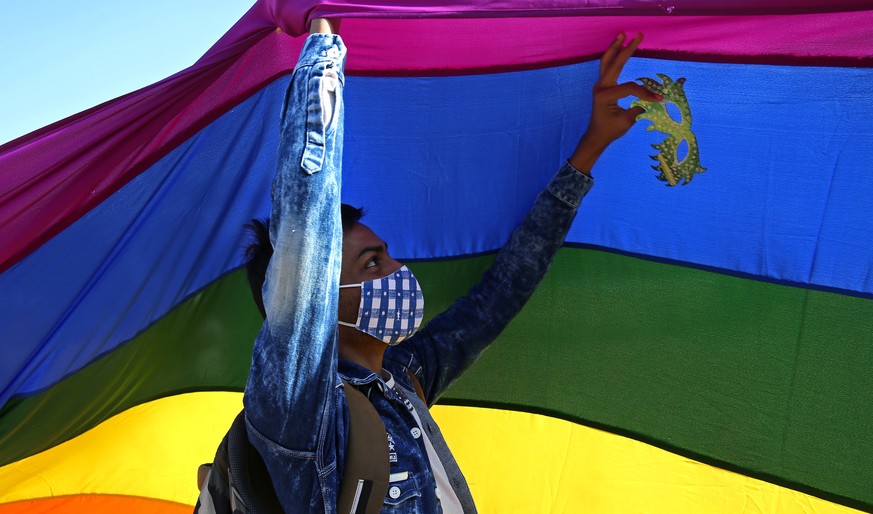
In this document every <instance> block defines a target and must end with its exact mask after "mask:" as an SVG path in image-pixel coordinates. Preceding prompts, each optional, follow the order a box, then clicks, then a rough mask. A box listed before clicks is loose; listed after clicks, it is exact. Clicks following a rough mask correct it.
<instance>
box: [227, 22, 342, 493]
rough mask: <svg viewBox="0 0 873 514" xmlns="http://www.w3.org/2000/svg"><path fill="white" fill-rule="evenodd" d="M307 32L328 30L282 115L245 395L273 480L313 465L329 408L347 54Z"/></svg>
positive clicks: (304, 61) (318, 25) (300, 68)
mask: <svg viewBox="0 0 873 514" xmlns="http://www.w3.org/2000/svg"><path fill="white" fill-rule="evenodd" d="M313 29H314V30H315V31H316V32H328V33H317V34H312V35H310V36H309V37H308V39H307V40H306V42H305V44H304V47H303V50H302V51H301V54H300V59H299V61H298V63H297V65H296V67H295V69H294V72H293V74H292V77H291V83H290V86H289V89H288V92H287V94H286V97H285V101H284V104H283V108H282V113H281V120H280V130H281V134H280V143H279V162H278V167H277V170H276V177H275V179H274V182H273V188H272V213H271V218H270V219H271V221H270V240H271V242H272V244H273V248H274V253H273V256H272V258H271V259H270V264H269V267H268V269H267V275H266V281H265V283H264V289H263V298H264V307H265V309H266V321H265V322H264V325H263V327H262V328H261V331H260V333H259V334H258V337H257V339H256V341H255V347H254V351H253V355H252V368H251V373H250V375H249V380H248V384H247V385H246V391H245V396H244V404H245V410H246V419H247V421H248V427H249V439H250V440H251V442H252V444H254V445H255V446H256V447H257V448H258V450H259V451H260V452H261V454H262V456H263V457H264V461H265V462H266V464H267V467H268V469H269V470H270V474H271V476H272V477H273V478H274V482H275V481H280V480H282V479H283V476H282V474H283V473H287V472H289V460H290V459H289V458H288V456H289V454H293V455H294V456H297V457H301V458H303V459H304V460H306V459H307V458H308V459H310V460H312V459H314V456H315V453H316V449H317V442H318V438H319V434H321V432H322V430H324V429H325V424H326V423H330V422H331V421H330V420H333V415H332V413H333V411H332V410H331V409H332V408H334V407H335V402H334V401H333V400H332V397H331V393H332V392H333V389H334V386H335V385H336V381H337V374H336V353H337V350H336V320H337V291H338V289H337V287H338V284H339V274H340V264H341V254H342V227H341V223H340V199H339V198H340V184H341V162H342V126H343V117H342V110H343V109H342V87H343V80H344V78H343V62H344V58H345V47H344V46H343V43H342V41H341V39H340V38H339V36H336V35H332V34H330V33H329V29H330V26H329V24H322V22H321V21H319V22H314V23H313ZM318 464H319V465H320V464H321V463H318ZM280 499H281V494H280Z"/></svg>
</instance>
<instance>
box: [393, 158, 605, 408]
mask: <svg viewBox="0 0 873 514" xmlns="http://www.w3.org/2000/svg"><path fill="white" fill-rule="evenodd" d="M592 185H593V181H592V180H591V178H589V177H588V176H586V175H583V174H582V173H580V172H578V171H576V170H575V169H574V168H573V167H572V166H570V164H569V163H566V164H565V165H564V166H562V167H561V169H560V170H558V173H557V174H556V175H555V177H554V178H553V179H552V181H551V182H550V183H549V185H548V187H547V188H546V190H544V191H543V192H541V193H540V194H539V196H538V197H537V199H536V202H535V203H534V205H533V207H532V208H531V210H530V211H529V212H528V214H527V216H526V217H525V218H524V220H523V221H522V222H521V224H520V225H519V226H518V227H517V228H516V229H515V231H513V233H512V235H511V236H510V238H509V241H508V242H507V243H506V244H505V245H504V246H503V248H502V249H501V250H500V252H499V253H498V254H497V257H496V259H495V261H494V264H492V265H491V267H490V268H489V269H488V271H486V272H485V274H484V276H483V277H482V279H481V280H480V281H479V282H478V283H477V284H476V285H475V286H473V288H472V289H471V290H470V292H469V293H468V294H467V295H466V296H464V297H462V298H460V299H458V300H456V301H455V302H454V303H453V304H452V305H451V306H450V307H449V309H448V310H446V311H445V312H443V313H442V314H439V315H438V316H436V317H434V318H433V319H432V320H431V321H430V322H429V323H428V324H427V325H426V326H425V327H424V329H422V330H421V331H419V332H418V333H416V334H415V335H414V336H412V337H411V338H410V339H408V340H407V341H406V342H404V343H403V344H401V345H399V346H398V347H397V348H396V351H393V350H395V349H394V348H392V349H391V350H392V352H391V357H390V358H391V359H392V360H393V361H394V362H396V363H398V364H401V365H403V366H406V367H407V368H409V369H410V370H411V371H412V372H413V373H415V374H416V376H417V377H418V379H419V381H420V382H421V384H422V388H423V389H424V393H425V396H426V399H427V403H428V405H432V404H433V403H435V402H436V400H437V398H439V396H440V395H441V394H442V393H443V392H444V391H445V390H446V388H448V386H449V385H450V384H451V383H452V381H454V380H455V379H456V378H457V377H458V376H460V374H461V373H463V372H464V371H465V370H466V369H467V368H468V367H470V365H471V364H472V363H473V362H474V361H475V360H476V358H477V357H478V356H479V355H480V354H481V353H482V351H484V350H485V348H486V347H487V346H488V345H489V344H490V343H491V342H492V341H494V339H496V338H497V336H498V335H499V334H500V332H501V331H503V329H504V328H505V327H506V325H507V324H508V323H509V322H510V321H511V320H512V318H513V317H515V315H516V314H518V312H519V311H520V310H521V308H522V307H523V306H524V304H525V303H526V302H527V300H528V299H529V298H530V297H531V295H532V294H533V293H534V291H535V290H536V288H537V286H538V285H539V283H540V281H541V280H542V278H543V277H544V276H545V274H546V271H548V269H549V266H550V265H551V263H552V259H553V258H554V256H555V254H556V253H557V251H558V249H559V248H560V247H561V245H562V244H563V242H564V237H566V235H567V231H568V230H570V225H571V224H572V223H573V219H574V218H575V217H576V211H577V210H578V208H579V204H580V203H581V202H582V198H583V197H584V196H585V194H586V193H587V192H588V191H589V190H590V189H591V187H592Z"/></svg>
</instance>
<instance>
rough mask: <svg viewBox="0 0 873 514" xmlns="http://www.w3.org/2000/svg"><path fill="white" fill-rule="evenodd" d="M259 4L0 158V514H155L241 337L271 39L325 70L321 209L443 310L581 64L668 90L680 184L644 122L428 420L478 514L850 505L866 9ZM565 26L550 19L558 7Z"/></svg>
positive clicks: (862, 350)
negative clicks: (315, 47)
mask: <svg viewBox="0 0 873 514" xmlns="http://www.w3.org/2000/svg"><path fill="white" fill-rule="evenodd" d="M370 1H371V3H367V4H364V3H361V2H345V3H344V2H330V3H323V4H316V5H311V6H305V7H301V6H300V5H293V4H291V3H287V4H286V3H282V2H278V1H276V0H263V1H259V2H258V3H256V4H255V5H254V6H253V7H252V8H251V10H250V11H249V12H248V13H247V14H246V15H245V16H244V17H243V18H242V19H241V20H240V21H239V22H238V23H237V24H236V25H235V26H234V27H233V28H232V29H231V30H230V31H229V32H228V33H227V34H225V35H224V36H223V37H222V38H220V39H219V40H218V42H217V43H216V44H215V46H214V47H213V48H212V49H211V50H210V51H209V52H208V53H207V54H206V55H204V56H203V58H202V59H201V60H200V61H198V62H197V63H196V64H195V65H194V66H192V67H191V68H189V69H186V70H183V71H181V72H179V73H178V74H176V75H173V76H171V77H169V78H167V79H165V80H163V81H161V82H158V83H156V84H154V85H152V86H149V87H146V88H144V89H141V90H139V91H135V92H132V93H130V94H128V95H125V96H123V97H120V98H117V99H115V100H112V101H109V102H106V103H104V104H102V105H99V106H96V107H94V108H92V109H89V110H87V111H85V112H82V113H80V114H77V115H75V116H72V117H70V118H67V119H65V120H62V121H59V122H57V123H55V124H53V125H50V126H48V127H45V128H43V129H41V130H38V131H36V132H34V133H31V134H29V135H26V136H24V137H22V138H19V139H17V140H14V141H12V142H10V143H7V144H5V145H3V146H0V327H3V328H2V329H0V334H2V341H3V343H4V344H3V354H4V355H3V358H2V359H0V514H10V513H18V512H63V513H79V512H83V513H84V512H87V513H110V512H113V513H114V512H129V513H137V512H143V513H145V512H149V513H177V512H178V513H181V512H189V511H190V510H191V506H193V504H194V502H195V501H196V498H197V494H198V492H197V488H196V480H195V478H196V470H197V466H198V465H199V464H201V463H203V462H208V461H211V460H212V456H213V454H214V451H215V448H216V446H217V444H218V442H219V440H220V439H221V437H222V436H223V434H224V432H225V431H226V430H227V428H228V426H229V424H230V421H231V419H232V418H233V417H234V416H235V414H236V413H237V412H238V411H239V409H240V407H241V396H242V389H243V387H244V385H245V380H246V376H247V373H248V366H249V361H250V354H251V345H252V341H253V339H254V335H255V333H256V332H257V330H258V328H259V324H260V317H259V314H258V313H257V310H256V309H255V307H254V304H253V303H252V301H251V298H250V295H249V292H248V288H247V285H246V281H245V277H244V272H243V271H241V270H240V266H241V265H242V262H243V256H242V247H243V245H244V233H243V230H242V226H243V224H244V223H246V222H247V221H248V220H250V219H251V218H258V217H265V216H267V214H268V212H269V189H270V183H271V180H272V175H273V172H274V168H275V162H276V148H277V136H278V130H277V126H278V116H277V113H278V112H279V109H280V106H281V102H282V100H283V96H284V91H285V88H286V86H287V83H288V74H289V72H290V69H291V67H292V66H293V64H294V62H295V60H296V55H297V52H298V51H299V48H300V46H301V44H302V38H300V37H296V38H295V37H292V36H290V35H289V33H290V34H294V33H298V32H299V31H300V29H301V27H303V26H305V24H304V23H302V20H303V19H304V14H303V13H302V11H303V10H305V11H306V15H305V16H308V17H309V18H310V19H311V18H312V17H317V16H337V17H342V18H343V19H344V20H343V23H342V27H341V33H342V35H343V38H344V40H345V41H346V44H347V46H348V48H349V59H348V66H347V77H346V80H347V82H346V93H345V94H346V97H345V101H346V135H345V139H346V143H345V162H344V172H345V176H344V178H343V180H344V183H345V187H344V190H343V199H344V201H346V202H347V203H352V204H356V205H363V206H365V207H366V208H367V210H368V211H369V213H368V214H367V216H366V218H364V221H365V222H366V223H368V224H369V225H370V226H372V227H373V228H374V230H375V231H376V232H377V233H378V234H380V236H382V237H383V238H384V239H385V240H386V241H388V242H389V244H390V246H391V250H392V254H393V255H394V256H395V257H396V258H398V259H400V260H402V261H405V262H408V263H409V264H410V267H412V268H413V270H414V271H415V273H416V275H417V276H418V277H419V279H420V280H421V282H422V285H423V288H424V291H425V294H426V296H427V300H428V302H427V309H428V310H427V312H426V316H427V317H430V316H433V314H435V313H437V312H439V311H440V310H442V309H444V308H445V307H447V306H448V304H449V303H450V302H451V301H452V300H453V299H454V298H456V297H458V296H460V295H463V294H464V293H465V292H466V290H467V289H468V288H469V287H470V286H471V285H472V284H473V283H474V282H475V281H476V280H477V278H478V277H479V276H480V275H481V274H482V272H483V271H484V270H485V269H486V268H487V266H488V264H489V262H490V261H491V259H492V256H493V253H494V252H495V251H496V249H498V248H499V247H500V246H501V245H502V243H503V242H504V240H505V239H506V238H507V236H508V234H509V232H510V231H511V230H512V228H513V227H514V226H515V224H516V223H517V222H518V221H520V219H521V218H522V216H523V215H524V213H525V212H526V210H527V209H528V208H529V207H530V205H531V204H532V202H533V199H534V197H535V195H536V194H537V193H538V191H539V190H540V189H541V188H542V187H543V186H544V185H545V184H546V183H547V181H548V179H549V178H550V177H551V175H552V174H553V172H554V171H555V170H556V169H557V168H558V166H559V165H560V163H561V162H562V161H563V159H564V158H565V157H566V156H567V155H568V154H569V152H570V151H571V150H572V148H573V146H574V145H575V144H576V142H577V140H578V138H579V136H580V135H581V133H582V132H583V130H584V128H585V126H584V125H585V123H586V122H587V118H588V113H589V103H590V96H591V87H592V85H593V83H594V81H595V80H596V77H597V74H598V63H597V58H598V55H599V53H600V52H601V51H602V50H603V49H604V48H605V47H606V45H607V44H608V43H609V42H610V41H611V40H612V39H613V38H614V37H615V35H616V34H617V33H618V32H620V31H626V32H628V33H633V32H636V31H642V32H644V33H645V35H646V39H645V40H644V42H643V44H642V46H641V48H640V50H639V51H638V52H637V54H636V57H634V58H633V59H632V60H631V61H630V62H629V63H628V64H627V66H626V67H625V73H624V75H623V77H622V80H635V79H637V78H639V77H655V76H657V74H659V73H663V74H666V75H668V76H670V77H672V78H673V79H678V78H680V77H682V78H685V79H686V81H685V84H684V88H685V92H686V93H687V95H688V98H689V101H690V105H691V108H692V111H693V115H694V118H693V129H694V132H695V134H696V137H697V141H698V143H699V151H700V161H701V164H702V165H703V166H704V167H705V168H706V169H707V170H706V172H705V173H703V174H700V175H698V176H696V177H695V179H694V181H693V182H692V183H691V184H689V185H687V186H677V187H664V185H663V182H659V181H657V180H656V179H655V178H654V176H655V175H656V174H657V173H656V172H655V171H653V170H652V169H651V165H652V164H653V162H654V161H652V160H651V159H650V157H649V155H650V154H651V153H654V152H653V150H652V148H651V145H652V144H656V143H658V142H659V141H660V140H661V139H662V138H663V134H660V133H658V132H652V131H647V130H646V126H647V125H648V122H645V121H642V122H640V123H638V124H637V125H636V126H635V127H634V128H633V129H632V130H631V132H630V133H629V134H628V135H627V136H626V137H624V138H623V139H621V140H620V141H618V142H617V143H615V144H614V145H613V146H612V147H610V148H609V150H608V151H607V153H606V154H604V156H603V158H602V159H601V160H600V162H599V163H598V165H597V166H596V168H595V170H594V176H595V181H596V186H595V188H594V190H593V191H592V193H591V194H590V195H589V196H588V197H587V198H586V200H585V202H584V203H583V206H582V208H581V210H580V212H579V216H578V218H577V220H576V222H575V224H574V226H573V228H572V229H571V231H570V234H569V236H568V238H567V241H566V245H565V246H564V248H562V249H561V251H560V252H559V254H558V256H557V259H556V261H555V263H554V265H553V267H552V270H551V271H550V273H549V275H548V276H547V278H546V280H545V282H544V283H543V285H542V287H541V288H540V289H539V291H538V292H537V293H536V295H535V296H534V297H533V299H532V300H531V301H530V302H529V304H528V305H527V306H526V307H525V309H524V311H523V312H522V314H521V315H520V316H519V317H518V318H517V319H516V320H515V321H514V322H513V323H512V324H511V325H510V326H509V328H508V329H507V331H506V332H505V333H504V335H503V336H501V338H500V339H499V340H498V341H497V342H496V343H495V344H494V345H493V347H492V348H490V349H489V350H488V351H487V352H486V353H485V354H484V356H483V357H482V358H481V359H480V360H479V361H478V362H477V363H476V364H475V366H474V367H473V368H472V369H471V370H470V371H469V372H468V373H467V374H466V375H465V376H464V377H463V378H462V379H460V380H459V381H458V382H457V383H456V384H454V385H453V386H452V388H451V389H449V391H448V392H447V393H446V394H445V396H444V397H443V398H442V399H441V400H440V403H439V405H437V406H436V407H435V408H434V415H435V417H437V419H438V420H440V422H441V426H442V427H443V431H444V433H445V435H446V438H447V440H448V441H449V444H450V446H452V447H453V449H454V450H455V452H456V456H457V458H458V460H459V463H460V465H461V468H462V469H463V470H464V471H465V473H466V474H467V477H468V481H469V483H470V486H471V489H472V491H473V494H474V497H475V498H476V499H477V503H478V505H479V507H480V511H481V512H483V513H505V512H525V513H527V512H552V513H571V512H597V513H627V512H646V513H661V512H663V513H677V512H688V513H737V512H746V513H752V512H773V513H786V512H788V513H791V512H803V513H810V512H814V513H817V514H823V513H844V512H854V511H856V510H873V414H871V413H873V378H871V377H873V373H871V372H870V369H871V367H873V179H871V177H873V173H871V172H873V165H871V160H873V102H871V98H873V69H871V67H873V45H871V43H870V42H871V41H873V6H871V5H870V3H869V2H867V1H862V0H842V1H830V2H826V1H824V0H794V1H789V0H760V1H756V2H752V1H751V0H743V1H731V2H728V1H703V0H676V1H673V2H666V3H657V2H652V1H650V0H591V1H589V2H585V3H581V2H571V1H569V0H552V1H539V0H530V1H524V2H522V1H519V0H494V1H489V2H472V1H469V2H455V3H449V2H442V3H441V5H436V3H435V2H421V3H419V5H417V6H409V5H406V6H396V5H378V4H374V3H372V0H370ZM579 4H582V5H579Z"/></svg>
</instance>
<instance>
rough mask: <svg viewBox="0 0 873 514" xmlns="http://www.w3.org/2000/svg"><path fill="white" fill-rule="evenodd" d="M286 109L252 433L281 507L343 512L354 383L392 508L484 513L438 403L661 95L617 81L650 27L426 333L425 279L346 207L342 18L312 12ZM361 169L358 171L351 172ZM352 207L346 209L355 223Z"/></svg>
mask: <svg viewBox="0 0 873 514" xmlns="http://www.w3.org/2000/svg"><path fill="white" fill-rule="evenodd" d="M311 32H312V33H311V34H310V36H309V37H308V39H307V41H306V43H305V45H304V47H303V50H302V52H301V55H300V59H299V62H298V63H297V66H296V67H295V70H294V73H293V75H292V78H291V84H290V87H289V90H288V94H287V96H286V100H285V104H284V106H283V112H282V117H281V123H280V126H281V139H280V148H279V163H278V169H277V174H276V178H275V181H274V184H273V189H272V202H273V205H272V212H271V220H270V225H269V236H270V240H271V243H272V247H273V254H272V257H271V258H270V260H269V265H268V268H267V272H266V277H265V282H264V285H263V290H262V292H263V298H262V300H263V307H264V309H263V310H264V312H265V315H266V319H265V321H264V325H263V327H262V328H261V331H260V333H259V334H258V337H257V340H256V342H255V347H254V351H253V357H252V369H251V374H250V376H249V381H248V384H247V386H246V391H245V396H244V405H245V418H246V426H247V430H248V438H249V440H250V442H251V444H252V445H253V446H255V447H256V448H257V450H258V452H259V453H260V454H261V456H262V458H263V460H264V462H265V464H266V467H267V470H268V472H269V474H270V477H271V479H272V482H273V486H274V489H275V492H276V495H277V497H278V498H279V501H280V503H281V504H282V506H283V508H284V509H285V511H286V512H335V511H336V508H337V498H338V494H339V493H338V488H339V487H340V484H341V483H342V480H343V477H344V471H345V470H344V465H345V455H346V449H347V444H348V437H349V429H348V425H349V419H350V417H349V411H348V408H349V407H348V405H349V402H348V401H347V395H346V392H345V389H344V386H343V383H342V380H345V381H346V382H347V383H349V384H351V385H352V386H353V387H355V388H356V389H357V390H359V391H360V392H362V393H363V394H365V395H366V396H367V398H368V399H369V401H370V403H371V404H372V406H373V407H374V408H375V410H376V412H378V414H379V417H380V418H381V420H382V422H383V423H384V426H385V431H386V432H387V434H386V438H387V442H388V460H389V467H390V483H389V484H388V490H387V494H385V497H384V504H383V506H382V512H404V513H406V512H410V513H411V512H422V513H437V512H448V513H457V512H467V513H469V512H475V505H474V503H473V499H472V496H471V495H470V491H469V489H468V487H467V484H466V481H465V480H464V477H463V475H462V474H461V471H460V470H459V469H458V466H457V464H456V463H455V460H454V458H453V457H452V455H451V452H450V451H449V449H448V447H447V446H446V444H445V441H444V440H443V438H442V436H441V435H440V433H439V430H438V428H437V427H436V424H435V423H434V421H433V419H432V418H431V417H430V414H429V413H428V406H429V405H432V404H433V403H434V402H435V401H436V400H437V399H438V398H439V396H440V394H442V392H443V391H445V389H446V388H447V387H448V386H449V384H450V383H451V382H452V381H453V380H454V379H455V378H457V377H458V376H459V375H460V374H461V373H463V372H464V370H466V369H467V368H468V367H469V366H470V365H471V364H472V363H473V362H474V361H475V360H476V358H477V357H478V355H479V354H480V353H481V352H482V351H483V350H484V349H485V348H486V347H487V346H488V344H490V343H491V342H492V341H493V340H494V339H495V338H496V337H497V335H498V334H499V333H500V332H501V330H503V328H504V327H505V326H506V324H507V323H508V322H509V321H510V320H511V319H512V317H513V316H515V315H516V314H517V313H518V311H519V310H520V309H521V308H522V306H523V305H524V303H525V302H526V301H527V299H528V298H529V297H530V296H531V295H532V294H533V292H534V290H535V289H536V287H537V285H538V284H539V282H540V280H541V279H542V277H543V276H544V274H545V273H546V270H547V269H548V267H549V265H550V263H551V261H552V258H553V257H554V255H555V253H556V252H557V250H558V249H559V248H560V246H561V244H562V242H563V240H564V237H565V235H566V233H567V231H568V230H569V228H570V225H571V223H572V222H573V219H574V217H575V215H576V211H577V209H578V207H579V203H580V202H581V200H582V198H583V197H584V196H585V194H586V193H587V192H588V190H589V189H590V188H591V186H592V179H591V177H590V171H591V168H592V166H593V165H594V163H595V161H596V160H597V158H598V157H599V156H600V154H601V153H602V152H603V150H605V149H606V147H607V146H608V145H609V144H610V143H611V142H612V141H614V140H616V139H617V138H619V137H621V136H622V135H623V134H624V133H625V132H626V131H627V130H628V129H629V128H630V127H631V125H633V123H634V120H635V118H636V116H637V115H638V114H640V113H641V112H642V110H641V109H640V108H632V109H623V108H621V107H619V106H618V105H617V103H616V102H617V101H618V100H619V99H620V98H623V97H626V96H630V95H633V96H637V97H640V98H643V99H646V100H653V101H658V100H660V99H661V98H660V97H658V96H657V95H655V94H653V93H651V92H649V91H647V90H646V89H645V88H643V87H642V86H640V85H638V84H635V83H624V84H617V79H618V76H619V74H620V72H621V70H622V67H623V66H624V63H625V62H626V61H627V60H628V58H630V56H631V54H632V53H633V52H634V50H635V49H636V47H637V46H638V45H639V43H640V40H641V38H642V36H641V35H637V36H636V37H635V38H634V39H633V40H632V41H630V43H629V44H627V45H626V46H625V39H626V38H625V36H624V35H623V34H622V35H619V36H618V37H617V38H616V39H615V41H613V42H612V44H611V45H610V46H609V48H607V50H606V52H605V53H604V55H603V57H602V59H601V63H600V78H599V80H598V82H597V83H596V84H595V85H594V94H593V108H592V114H591V120H590V123H589V125H588V128H587V130H586V131H585V133H584V134H583V136H582V137H581V139H580V141H579V144H578V146H577V147H576V149H575V151H574V152H573V153H572V155H570V157H569V159H568V161H567V163H566V164H564V165H563V166H562V167H561V168H560V170H558V173H557V174H556V175H555V177H554V178H553V179H552V181H551V183H550V184H549V185H548V187H547V188H546V190H545V191H543V192H542V193H541V194H540V195H539V196H538V198H537V200H536V202H535V204H534V206H533V207H532V209H531V211H530V212H529V213H528V215H527V217H526V218H525V219H524V221H523V222H522V223H521V225H520V226H519V227H518V228H517V229H516V230H515V231H514V232H513V234H512V236H511V237H510V240H509V242H508V243H507V244H506V246H504V248H503V249H502V250H501V251H500V253H499V254H498V256H497V257H496V259H495V262H494V264H493V265H492V267H491V268H490V269H489V270H488V272H487V273H486V274H485V275H484V277H483V278H482V280H481V281H480V282H479V283H478V284H477V285H476V286H475V287H474V288H473V289H471V291H470V292H469V294H468V295H467V296H465V297H463V298H461V299H459V300H457V301H456V302H455V303H454V304H453V305H452V306H451V307H450V308H449V309H448V310H447V311H446V312H444V313H442V314H440V315H438V316H436V317H434V318H433V319H432V320H431V321H430V322H429V323H428V324H427V326H425V327H424V328H423V329H422V330H419V331H416V330H417V329H418V328H419V325H420V323H421V319H422V313H423V296H422V293H421V290H420V288H419V287H418V283H417V281H416V280H415V277H414V275H413V274H412V273H411V272H410V271H409V270H408V269H407V268H406V267H405V266H403V265H402V264H401V263H399V262H397V261H396V260H394V259H393V258H392V257H391V256H390V254H389V253H388V248H387V245H386V244H385V242H384V241H382V239H380V238H379V237H378V235H376V234H375V233H374V232H373V231H372V230H370V228H368V227H367V226H366V225H364V224H362V223H361V222H360V212H358V213H357V214H355V213H354V212H353V210H349V209H348V208H347V207H346V208H343V209H341V206H340V191H341V181H342V175H341V163H342V146H343V145H342V142H343V100H342V90H343V86H344V77H343V64H344V60H345V56H346V48H345V46H344V45H343V42H342V40H341V39H340V37H339V36H338V35H336V34H335V33H334V25H333V24H332V22H329V21H327V20H315V21H314V22H313V23H312V30H311ZM349 172H353V170H349ZM341 210H345V211H346V213H345V214H346V216H345V219H343V216H341Z"/></svg>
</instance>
